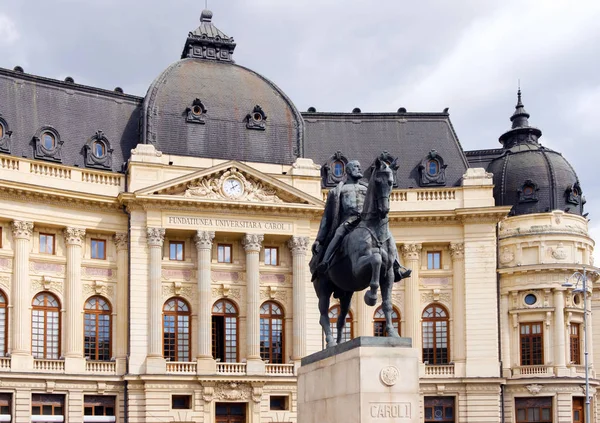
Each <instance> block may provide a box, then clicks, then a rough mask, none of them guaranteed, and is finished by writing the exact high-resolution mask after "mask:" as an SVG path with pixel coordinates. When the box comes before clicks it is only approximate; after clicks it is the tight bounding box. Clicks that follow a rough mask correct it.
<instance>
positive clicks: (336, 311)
mask: <svg viewBox="0 0 600 423" xmlns="http://www.w3.org/2000/svg"><path fill="white" fill-rule="evenodd" d="M339 315H340V306H339V305H334V306H333V307H331V308H330V309H329V326H330V327H331V333H332V334H333V338H334V339H336V338H337V321H338V317H339ZM353 333H354V330H353V327H352V312H351V311H350V310H348V314H347V315H346V324H345V325H344V330H343V332H342V342H346V341H349V340H351V339H352V338H353V336H352V334H353Z"/></svg>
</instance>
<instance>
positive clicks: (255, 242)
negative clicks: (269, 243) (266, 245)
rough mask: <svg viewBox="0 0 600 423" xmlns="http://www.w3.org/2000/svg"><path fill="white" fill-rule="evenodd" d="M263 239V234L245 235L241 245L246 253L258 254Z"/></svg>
mask: <svg viewBox="0 0 600 423" xmlns="http://www.w3.org/2000/svg"><path fill="white" fill-rule="evenodd" d="M264 239H265V236H264V235H263V234H246V235H244V238H242V245H243V246H244V250H246V252H247V253H251V252H255V253H258V252H259V251H260V249H261V247H262V242H263V240H264Z"/></svg>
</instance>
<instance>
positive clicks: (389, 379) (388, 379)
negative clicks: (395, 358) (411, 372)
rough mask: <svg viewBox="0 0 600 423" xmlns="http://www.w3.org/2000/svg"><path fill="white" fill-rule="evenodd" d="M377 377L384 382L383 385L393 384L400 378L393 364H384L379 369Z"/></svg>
mask: <svg viewBox="0 0 600 423" xmlns="http://www.w3.org/2000/svg"><path fill="white" fill-rule="evenodd" d="M379 377H380V378H381V381H382V382H383V383H384V385H387V386H394V385H395V384H396V382H398V379H399V378H400V371H399V370H398V368H397V367H395V366H386V367H384V368H383V369H381V372H380V373H379Z"/></svg>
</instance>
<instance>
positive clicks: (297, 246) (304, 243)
mask: <svg viewBox="0 0 600 423" xmlns="http://www.w3.org/2000/svg"><path fill="white" fill-rule="evenodd" d="M287 245H288V248H289V249H290V250H292V254H293V255H305V254H306V253H307V252H308V249H309V239H308V237H307V236H293V237H291V238H290V239H289V240H288V242H287Z"/></svg>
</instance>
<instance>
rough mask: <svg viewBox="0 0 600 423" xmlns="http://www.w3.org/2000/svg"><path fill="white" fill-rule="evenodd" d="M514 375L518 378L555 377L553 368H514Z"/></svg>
mask: <svg viewBox="0 0 600 423" xmlns="http://www.w3.org/2000/svg"><path fill="white" fill-rule="evenodd" d="M512 374H513V376H516V377H519V376H520V377H529V376H554V368H553V367H552V366H518V367H513V369H512Z"/></svg>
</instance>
